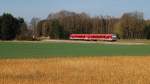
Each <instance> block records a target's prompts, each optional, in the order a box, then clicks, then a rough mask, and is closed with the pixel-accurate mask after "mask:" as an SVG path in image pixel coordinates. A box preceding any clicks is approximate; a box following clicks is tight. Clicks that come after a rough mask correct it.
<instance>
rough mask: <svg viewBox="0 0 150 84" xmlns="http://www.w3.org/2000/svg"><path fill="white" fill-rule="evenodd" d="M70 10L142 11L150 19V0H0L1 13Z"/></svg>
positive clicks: (101, 12)
mask: <svg viewBox="0 0 150 84" xmlns="http://www.w3.org/2000/svg"><path fill="white" fill-rule="evenodd" d="M60 10H68V11H73V12H77V13H80V12H85V13H87V14H89V15H91V16H98V15H110V16H114V17H120V16H121V15H122V14H123V13H125V12H133V11H140V12H143V13H144V18H145V19H150V0H0V15H2V14H3V13H4V12H6V13H11V14H13V15H14V16H15V17H19V16H20V17H23V18H24V19H25V20H26V21H27V22H29V21H30V20H31V19H32V18H33V17H38V18H40V19H45V18H47V16H48V15H49V14H50V13H55V12H59V11H60Z"/></svg>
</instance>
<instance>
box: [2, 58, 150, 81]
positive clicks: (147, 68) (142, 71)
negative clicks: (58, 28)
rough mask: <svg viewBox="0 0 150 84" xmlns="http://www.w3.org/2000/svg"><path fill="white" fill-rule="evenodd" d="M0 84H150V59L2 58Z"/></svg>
mask: <svg viewBox="0 0 150 84" xmlns="http://www.w3.org/2000/svg"><path fill="white" fill-rule="evenodd" d="M0 84H150V57H79V58H49V59H17V60H16V59H14V60H12V59H11V60H8V59H7V60H5V59H3V60H0Z"/></svg>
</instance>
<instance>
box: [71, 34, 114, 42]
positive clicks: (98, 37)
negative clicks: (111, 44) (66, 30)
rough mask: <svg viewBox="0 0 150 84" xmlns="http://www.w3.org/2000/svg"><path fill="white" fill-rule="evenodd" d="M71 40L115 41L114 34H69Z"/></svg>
mask: <svg viewBox="0 0 150 84" xmlns="http://www.w3.org/2000/svg"><path fill="white" fill-rule="evenodd" d="M70 39H72V40H96V41H99V40H102V41H116V40H117V36H116V35H115V34H70Z"/></svg>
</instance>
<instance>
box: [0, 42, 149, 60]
mask: <svg viewBox="0 0 150 84" xmlns="http://www.w3.org/2000/svg"><path fill="white" fill-rule="evenodd" d="M148 55H150V45H149V44H147V45H118V44H101V43H54V42H42V43H41V42H34V43H33V42H0V58H49V57H80V56H148Z"/></svg>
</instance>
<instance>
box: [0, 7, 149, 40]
mask: <svg viewBox="0 0 150 84" xmlns="http://www.w3.org/2000/svg"><path fill="white" fill-rule="evenodd" d="M143 15H144V14H143V13H141V12H137V11H136V12H129V13H124V14H123V15H122V16H121V17H120V18H116V17H112V16H89V15H88V14H86V13H84V12H83V13H75V12H70V11H65V10H63V11H60V12H57V13H50V14H49V15H48V17H47V18H46V19H43V20H40V19H39V18H36V17H34V18H32V20H31V22H30V24H26V22H25V21H24V19H23V18H16V17H13V16H12V15H11V14H7V13H4V14H3V15H2V16H0V39H1V40H12V39H20V40H34V39H39V38H40V37H49V38H50V39H69V35H70V34H72V33H76V34H116V35H117V37H118V38H120V39H150V20H145V19H144V16H143Z"/></svg>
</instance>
